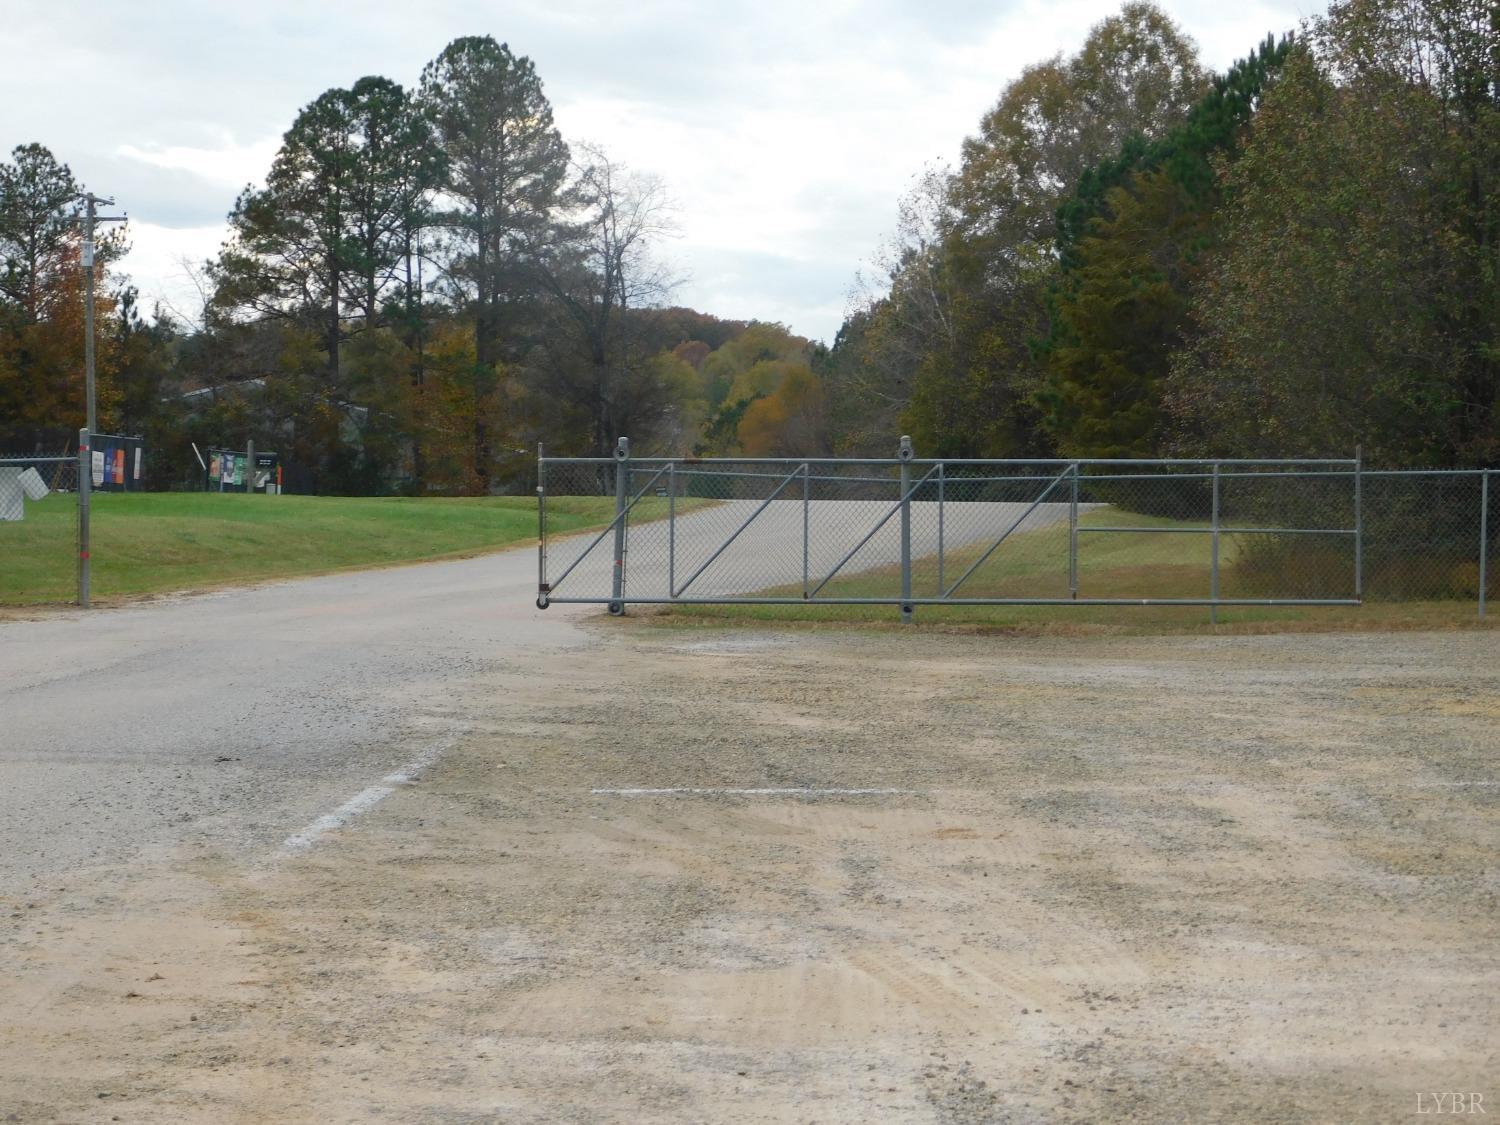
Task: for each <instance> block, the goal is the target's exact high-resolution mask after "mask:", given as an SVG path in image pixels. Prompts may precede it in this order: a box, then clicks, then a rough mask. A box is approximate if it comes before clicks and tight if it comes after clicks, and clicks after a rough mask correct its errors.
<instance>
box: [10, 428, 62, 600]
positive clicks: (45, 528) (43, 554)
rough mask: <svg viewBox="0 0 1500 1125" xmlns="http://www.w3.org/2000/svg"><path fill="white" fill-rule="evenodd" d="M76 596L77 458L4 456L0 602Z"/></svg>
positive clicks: (35, 455)
mask: <svg viewBox="0 0 1500 1125" xmlns="http://www.w3.org/2000/svg"><path fill="white" fill-rule="evenodd" d="M20 591H25V600H26V601H30V602H62V601H72V600H74V599H75V598H76V597H77V595H78V457H77V456H76V455H70V456H46V455H38V454H28V453H3V452H0V604H5V603H12V604H13V603H14V601H15V600H16V599H17V597H18V596H19V594H18V592H20Z"/></svg>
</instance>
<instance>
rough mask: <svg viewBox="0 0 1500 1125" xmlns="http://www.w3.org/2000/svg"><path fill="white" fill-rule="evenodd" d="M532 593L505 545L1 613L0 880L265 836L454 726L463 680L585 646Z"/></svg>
mask: <svg viewBox="0 0 1500 1125" xmlns="http://www.w3.org/2000/svg"><path fill="white" fill-rule="evenodd" d="M535 597H536V553H535V551H534V550H531V551H528V550H516V551H510V552H506V553H504V554H498V555H490V556H486V557H482V558H476V559H467V560H463V561H459V562H444V563H432V564H426V565H422V566H412V567H399V568H393V569H387V570H375V571H364V572H360V573H354V574H342V575H334V576H329V577H323V578H311V579H300V580H296V581H288V582H280V583H276V584H273V585H267V586H260V587H254V588H250V589H240V590H230V591H225V592H219V593H209V594H200V595H192V596H181V597H176V598H171V599H167V600H163V601H156V602H148V603H142V604H140V605H136V606H131V607H127V608H121V609H104V610H95V611H93V612H89V613H84V612H72V613H67V614H63V615H60V616H54V617H49V618H46V619H42V620H35V621H13V622H0V894H4V893H12V892H15V891H17V890H18V889H19V888H21V887H24V886H26V885H29V884H30V883H31V882H32V881H33V880H35V879H37V878H44V877H49V876H51V875H53V874H56V873H58V872H62V871H66V870H68V869H70V868H72V867H74V866H75V865H78V864H85V863H94V862H115V861H119V860H122V859H126V858H129V857H130V856H131V855H132V854H134V853H135V852H137V850H143V849H153V848H158V847H164V846H172V845H175V844H178V843H182V842H192V841H194V840H202V841H204V842H209V843H213V844H215V845H217V846H221V847H228V848H231V849H238V848H262V847H272V848H274V847H276V846H279V844H280V842H281V841H283V840H285V839H286V838H287V837H288V836H289V835H290V834H292V833H295V832H297V831H298V830H300V829H301V828H303V827H304V826H306V825H307V824H308V823H309V822H311V821H313V820H315V819H316V818H317V817H319V816H321V815H323V814H325V813H327V812H329V811H330V810H331V809H333V808H336V807H337V806H338V805H339V804H340V803H341V802H343V801H344V800H346V799H347V798H348V797H350V796H351V795H352V794H354V793H357V792H359V791H360V790H361V789H363V788H365V787H366V786H369V785H371V784H374V783H376V782H378V781H379V779H380V778H381V777H383V776H384V775H385V774H387V773H389V772H391V771H392V770H395V769H398V768H399V767H400V766H401V765H403V764H404V763H406V762H409V761H411V760H413V758H415V757H418V756H419V755H420V754H421V753H422V752H423V751H424V750H427V749H428V748H430V747H432V746H435V745H438V744H440V743H441V742H442V741H443V740H444V739H445V738H451V737H452V736H453V734H454V733H456V732H458V731H460V730H461V729H462V722H463V719H462V714H461V713H460V712H459V709H458V708H457V707H456V706H455V704H454V700H456V699H457V698H458V697H459V696H460V695H461V693H462V689H463V686H464V685H465V684H466V683H467V682H469V681H470V680H472V679H474V678H475V677H477V676H479V675H480V674H481V673H483V672H486V671H492V670H494V668H495V667H496V666H497V665H505V666H511V665H513V664H514V663H515V662H521V661H525V660H526V659H527V656H528V653H532V652H536V651H538V650H539V649H552V650H556V649H560V648H566V647H568V646H576V645H580V644H584V643H586V642H587V635H586V634H585V633H584V632H582V631H581V630H578V629H576V628H574V627H573V626H572V625H570V624H569V620H568V619H569V617H570V616H573V614H570V612H569V610H568V608H567V607H561V606H557V607H553V608H552V609H550V610H548V611H547V612H546V613H545V614H543V613H541V612H540V611H538V610H537V609H536V608H535V606H534V604H533V603H534V600H535ZM576 612H577V611H574V613H576Z"/></svg>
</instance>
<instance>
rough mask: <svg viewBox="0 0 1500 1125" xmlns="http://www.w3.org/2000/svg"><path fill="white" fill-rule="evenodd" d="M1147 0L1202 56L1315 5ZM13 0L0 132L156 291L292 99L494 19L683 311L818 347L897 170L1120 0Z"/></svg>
mask: <svg viewBox="0 0 1500 1125" xmlns="http://www.w3.org/2000/svg"><path fill="white" fill-rule="evenodd" d="M1162 6H1163V7H1164V8H1165V9H1166V10H1167V12H1168V13H1169V14H1170V15H1172V16H1173V18H1175V19H1176V20H1177V22H1178V23H1179V24H1180V25H1181V26H1182V27H1183V29H1184V30H1185V31H1187V32H1188V34H1190V35H1191V36H1193V38H1194V39H1196V40H1197V42H1198V43H1199V45H1200V47H1201V49H1202V54H1203V58H1204V61H1205V62H1206V63H1207V64H1208V65H1210V66H1212V67H1215V68H1220V69H1222V68H1223V67H1225V66H1227V65H1228V64H1229V63H1230V62H1232V61H1233V60H1234V59H1235V58H1236V57H1239V56H1243V55H1244V54H1246V53H1248V52H1249V50H1250V49H1251V48H1252V47H1253V46H1254V45H1255V44H1256V43H1257V42H1258V41H1259V40H1260V39H1262V38H1263V37H1264V36H1265V35H1266V33H1267V32H1272V31H1274V32H1278V33H1279V32H1282V31H1286V30H1289V29H1290V28H1292V27H1293V26H1294V25H1295V24H1296V22H1297V21H1298V18H1299V17H1301V16H1303V15H1306V14H1308V13H1309V12H1311V11H1313V10H1315V9H1314V8H1313V7H1311V6H1310V0H1249V2H1246V3H1241V4H1234V5H1226V4H1221V3H1210V2H1207V0H1162ZM11 7H12V8H14V9H16V10H15V12H14V13H8V24H7V45H8V46H9V47H10V48H11V49H10V51H9V52H8V56H7V57H8V58H9V59H10V60H11V63H10V65H9V66H8V67H7V68H6V69H5V70H0V135H4V136H8V137H14V138H15V139H16V140H32V139H36V140H40V141H42V142H43V143H46V144H48V145H49V146H51V147H52V148H53V149H54V150H55V151H56V152H57V154H58V155H59V157H60V158H62V159H64V160H67V161H69V162H70V163H71V164H72V165H73V167H74V170H75V171H76V172H77V173H78V174H79V175H80V177H81V178H83V179H84V180H85V181H86V182H88V183H89V185H90V186H91V187H93V188H95V189H96V190H98V191H100V192H102V193H104V194H113V195H115V196H116V197H117V198H118V199H119V203H120V206H121V207H122V208H125V209H127V210H128V211H129V212H130V213H131V214H132V215H134V216H138V217H140V218H141V219H145V220H147V221H146V222H140V223H135V224H133V226H134V227H135V230H134V238H135V251H134V252H133V253H132V254H131V256H130V258H129V259H128V260H127V262H126V268H127V269H129V270H130V271H131V272H132V273H133V274H134V275H135V276H136V279H137V281H138V283H139V284H140V287H141V289H142V290H143V292H149V291H151V288H152V287H153V286H154V287H157V288H159V289H160V290H161V291H162V292H170V291H171V289H172V285H173V282H172V277H173V276H174V273H175V272H176V271H175V269H174V267H173V258H174V257H175V255H177V254H180V253H187V254H189V256H191V257H193V258H201V257H204V256H206V255H209V254H212V253H213V252H214V251H215V250H216V248H217V246H218V243H219V241H220V238H221V237H222V226H221V225H216V224H215V222H214V220H217V219H219V218H220V217H222V216H223V215H224V214H225V213H226V212H227V211H228V210H229V208H230V206H231V205H232V203H233V200H234V196H235V193H236V191H237V190H238V189H239V188H240V187H242V186H243V185H244V184H245V183H247V182H251V181H260V180H262V179H263V178H264V175H265V172H266V170H267V168H268V167H269V165H270V161H271V158H272V156H273V155H274V152H275V149H276V146H277V144H278V143H279V137H280V134H281V133H282V131H284V130H285V129H286V128H287V126H289V125H290V124H291V121H292V118H293V117H294V116H295V114H296V112H297V110H298V109H299V108H300V107H301V106H303V105H305V104H307V103H308V102H309V101H311V100H312V99H313V98H315V97H316V96H317V95H318V94H320V93H321V92H322V91H323V90H324V89H326V88H328V87H330V86H334V85H346V86H347V85H349V84H350V83H352V82H354V81H355V80H356V79H358V78H359V77H360V76H362V75H365V74H386V75H388V76H389V77H391V78H393V79H395V80H396V81H399V82H403V83H406V84H408V85H413V84H415V82H416V81H417V78H418V76H419V74H420V72H421V68H422V66H423V64H424V63H425V62H426V61H427V59H429V58H431V57H432V56H433V55H435V54H436V53H437V52H438V51H439V50H441V48H442V47H443V45H444V44H445V43H446V42H448V41H449V40H450V39H452V38H454V37H455V36H458V35H474V34H484V33H486V32H489V33H493V34H494V35H495V36H496V37H497V38H502V39H505V40H507V41H508V42H509V43H510V45H511V47H512V48H513V49H514V50H515V51H517V52H518V53H523V54H527V55H530V56H531V57H532V59H533V60H534V61H535V62H536V66H537V71H538V73H539V74H540V75H541V77H542V79H543V81H544V83H545V84H546V90H547V94H548V96H549V97H550V98H551V100H552V102H553V105H554V106H555V109H556V116H557V120H558V123H559V126H560V127H561V128H562V130H563V132H564V135H565V136H567V137H569V138H570V139H577V140H592V141H595V142H599V143H602V144H603V145H605V146H606V147H607V148H608V149H609V151H610V153H611V154H612V155H613V156H614V157H615V158H616V159H618V160H620V161H623V162H624V163H626V164H629V165H631V166H632V167H634V168H637V169H639V170H642V171H649V172H655V173H657V174H658V175H660V176H661V177H662V178H663V179H664V180H665V181H666V184H667V188H668V190H669V192H670V193H671V195H672V196H673V197H674V198H675V199H676V200H677V202H678V203H679V218H680V221H681V227H682V237H681V239H679V240H677V241H676V242H674V243H672V244H670V245H668V246H667V247H665V250H666V253H667V255H668V256H669V257H671V258H673V259H674V260H676V261H678V262H679V263H680V264H681V265H682V266H683V267H684V269H685V270H686V271H687V272H688V273H689V274H690V275H691V280H690V281H689V282H688V283H687V284H686V285H684V286H683V288H682V289H681V291H680V292H679V294H678V298H679V300H681V301H683V302H684V303H687V304H691V305H694V306H696V307H699V308H702V309H704V310H705V311H708V312H715V313H719V314H721V315H726V316H739V317H744V316H760V317H762V318H766V319H781V320H785V321H787V322H789V323H790V324H791V325H792V326H793V327H794V328H795V329H797V330H798V331H801V332H804V333H807V334H809V335H813V336H817V337H822V338H824V339H831V338H832V336H833V334H834V332H835V331H836V330H837V327H838V323H839V319H840V316H841V314H842V310H843V307H844V297H845V293H846V292H847V290H848V288H849V285H850V283H851V282H852V280H853V278H854V275H855V272H856V270H858V269H859V267H860V266H861V264H862V263H864V262H866V261H868V259H869V258H870V256H871V255H872V253H873V252H874V251H875V249H876V247H877V245H878V243H879V242H880V240H881V239H882V238H883V237H884V236H886V235H887V234H888V233H889V231H890V230H891V228H892V227H893V226H894V223H895V217H896V204H897V200H898V198H899V196H900V195H901V193H902V192H903V191H904V190H905V189H906V188H907V186H908V184H909V181H910V178H911V176H912V174H913V173H915V172H917V171H919V170H920V169H921V167H922V166H923V165H924V164H926V163H927V162H929V161H933V160H947V161H953V160H955V159H956V158H957V156H958V151H959V145H960V143H961V141H962V139H963V138H964V136H965V135H966V134H968V133H970V132H972V131H973V130H974V129H975V128H976V126H977V124H978V122H979V118H980V116H981V115H982V114H983V113H984V111H985V110H986V109H988V108H989V107H990V105H992V104H993V103H994V101H995V99H996V97H997V96H998V94H999V92H1000V90H1001V88H1002V87H1003V86H1004V85H1005V84H1006V83H1007V82H1008V81H1009V80H1011V79H1013V78H1014V77H1016V76H1017V74H1019V72H1020V70H1021V68H1022V67H1023V66H1025V65H1026V64H1028V63H1030V62H1034V61H1037V60H1040V59H1043V58H1046V57H1048V56H1050V55H1051V54H1053V53H1055V52H1057V51H1065V52H1071V51H1074V50H1076V49H1077V48H1078V47H1079V46H1080V45H1081V44H1082V42H1083V40H1084V38H1085V36H1086V35H1087V34H1088V30H1089V28H1090V27H1091V26H1092V25H1093V24H1095V23H1097V22H1098V21H1099V20H1101V19H1103V18H1105V17H1107V16H1108V15H1110V14H1111V13H1113V12H1115V11H1117V10H1118V8H1119V2H1118V0H929V2H928V3H926V4H923V5H921V6H919V5H917V4H916V3H914V2H909V0H830V2H828V3H825V4H807V3H805V2H804V0H717V2H716V3H715V4H714V5H713V6H712V8H711V9H705V8H704V7H702V6H701V5H697V4H693V3H690V2H689V0H636V2H634V3H632V4H629V5H623V6H622V5H618V4H614V3H605V2H604V0H551V2H550V3H548V4H546V5H542V6H538V5H524V6H523V5H521V4H519V3H514V2H509V3H508V2H504V0H502V2H501V3H500V4H496V3H495V2H494V0H432V2H431V3H427V4H420V5H413V4H410V3H409V2H408V0H371V2H369V3H367V4H364V5H362V6H361V9H360V13H359V15H358V17H353V16H351V14H350V12H349V11H348V10H346V9H345V8H343V7H341V6H337V5H334V6H328V5H322V6H319V5H309V4H307V3H305V0H262V2H261V3H259V4H257V5H255V6H253V7H251V8H246V7H244V6H240V7H237V8H231V7H225V6H222V5H214V4H203V3H201V2H200V0H156V2H155V3H153V4H151V5H147V6H133V7H132V6H126V7H120V6H114V7H109V8H104V7H102V6H100V5H97V4H96V3H92V2H90V0H12V3H11ZM709 12H711V18H707V17H708V13H709ZM79 28H86V29H87V31H86V32H83V33H80V32H79V31H78V29H79ZM206 45H211V46H206ZM148 278H149V279H150V280H149V282H148ZM185 299H186V297H185V295H183V294H182V293H180V292H179V294H178V297H177V299H176V300H174V303H177V301H180V300H185Z"/></svg>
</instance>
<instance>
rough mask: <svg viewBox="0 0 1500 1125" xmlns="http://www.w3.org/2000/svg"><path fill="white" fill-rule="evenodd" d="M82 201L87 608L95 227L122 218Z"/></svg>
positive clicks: (82, 589)
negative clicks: (104, 213)
mask: <svg viewBox="0 0 1500 1125" xmlns="http://www.w3.org/2000/svg"><path fill="white" fill-rule="evenodd" d="M78 198H80V199H81V200H83V215H82V216H81V217H78V218H75V219H73V222H75V223H80V224H82V226H83V256H82V265H83V377H84V387H85V391H84V394H85V397H86V401H87V412H86V417H87V418H88V425H87V426H86V427H85V428H84V430H83V432H82V433H80V434H79V435H78V604H79V605H81V606H83V607H85V608H87V607H88V604H89V584H90V576H89V571H90V561H89V555H90V551H89V493H90V492H91V491H92V487H93V459H94V453H93V450H94V431H95V430H97V429H98V428H99V418H98V411H97V409H96V407H95V402H94V224H95V223H123V222H124V221H125V216H124V215H101V214H99V204H101V203H102V204H104V205H105V206H106V207H113V206H114V205H115V201H114V200H113V199H103V198H101V197H99V196H97V195H95V194H94V193H93V192H91V191H86V192H84V193H83V194H82V195H80V196H79V197H78Z"/></svg>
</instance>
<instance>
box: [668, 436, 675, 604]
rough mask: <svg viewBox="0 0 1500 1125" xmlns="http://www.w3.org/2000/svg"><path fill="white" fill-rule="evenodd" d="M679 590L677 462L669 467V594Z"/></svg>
mask: <svg viewBox="0 0 1500 1125" xmlns="http://www.w3.org/2000/svg"><path fill="white" fill-rule="evenodd" d="M675 589H677V462H676V461H673V462H672V463H671V464H669V465H668V466H667V592H668V593H671V592H672V591H673V590H675Z"/></svg>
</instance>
